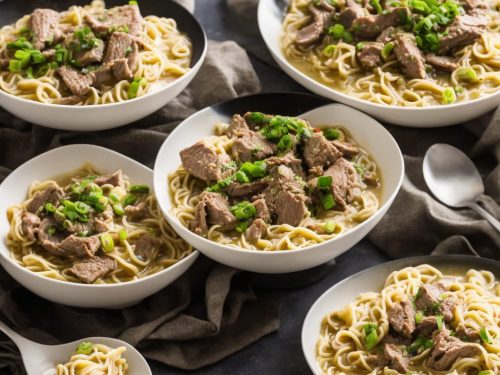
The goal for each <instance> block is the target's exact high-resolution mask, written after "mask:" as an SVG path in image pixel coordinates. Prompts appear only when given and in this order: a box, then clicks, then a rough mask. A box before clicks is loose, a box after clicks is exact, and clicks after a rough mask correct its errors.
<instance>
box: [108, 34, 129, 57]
mask: <svg viewBox="0 0 500 375" xmlns="http://www.w3.org/2000/svg"><path fill="white" fill-rule="evenodd" d="M133 43H135V38H134V37H133V36H131V35H129V34H126V33H122V32H117V33H113V34H112V35H111V38H109V41H108V47H107V48H106V54H105V55H104V63H110V62H112V61H113V60H117V59H121V58H124V57H126V54H127V48H130V47H131V46H132V44H133Z"/></svg>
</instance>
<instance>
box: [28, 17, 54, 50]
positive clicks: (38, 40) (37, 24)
mask: <svg viewBox="0 0 500 375" xmlns="http://www.w3.org/2000/svg"><path fill="white" fill-rule="evenodd" d="M59 17H60V14H59V13H58V12H56V11H54V10H52V9H35V11H34V12H33V13H32V14H31V19H30V29H31V32H32V33H33V39H34V41H35V42H34V44H33V47H35V49H38V50H44V49H45V43H47V42H49V43H50V42H53V41H55V40H57V39H59V37H60V35H61V34H60V31H59Z"/></svg>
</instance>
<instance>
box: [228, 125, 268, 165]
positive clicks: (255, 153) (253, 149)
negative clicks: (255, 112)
mask: <svg viewBox="0 0 500 375" xmlns="http://www.w3.org/2000/svg"><path fill="white" fill-rule="evenodd" d="M276 151H277V147H276V145H275V144H274V143H271V142H269V141H268V140H267V139H266V138H265V137H264V136H263V135H262V134H260V133H257V132H254V131H248V132H246V133H245V134H244V135H243V136H242V137H240V138H238V139H237V140H235V141H234V142H233V147H232V149H231V153H232V154H233V157H234V158H236V159H238V160H241V161H243V162H245V161H252V160H262V159H265V158H267V157H269V156H271V155H273V154H274V153H275V152H276Z"/></svg>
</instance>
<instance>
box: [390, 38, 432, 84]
mask: <svg viewBox="0 0 500 375" xmlns="http://www.w3.org/2000/svg"><path fill="white" fill-rule="evenodd" d="M394 53H395V54H396V58H397V59H398V61H399V63H400V64H401V68H402V69H403V73H404V74H405V76H406V78H420V79H424V78H425V63H424V61H425V60H424V56H423V55H422V52H420V50H419V49H418V47H417V42H416V41H415V36H414V35H413V34H410V33H398V34H396V35H395V36H394Z"/></svg>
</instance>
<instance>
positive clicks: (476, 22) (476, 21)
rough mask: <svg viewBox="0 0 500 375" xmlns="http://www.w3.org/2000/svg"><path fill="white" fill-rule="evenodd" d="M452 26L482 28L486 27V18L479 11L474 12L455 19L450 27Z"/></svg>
mask: <svg viewBox="0 0 500 375" xmlns="http://www.w3.org/2000/svg"><path fill="white" fill-rule="evenodd" d="M453 25H455V26H474V27H480V28H484V27H486V26H487V25H488V16H487V15H486V14H485V13H484V12H482V11H480V10H476V11H474V12H473V13H472V14H464V15H461V16H458V17H456V18H455V20H454V21H453V24H452V26H453Z"/></svg>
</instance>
